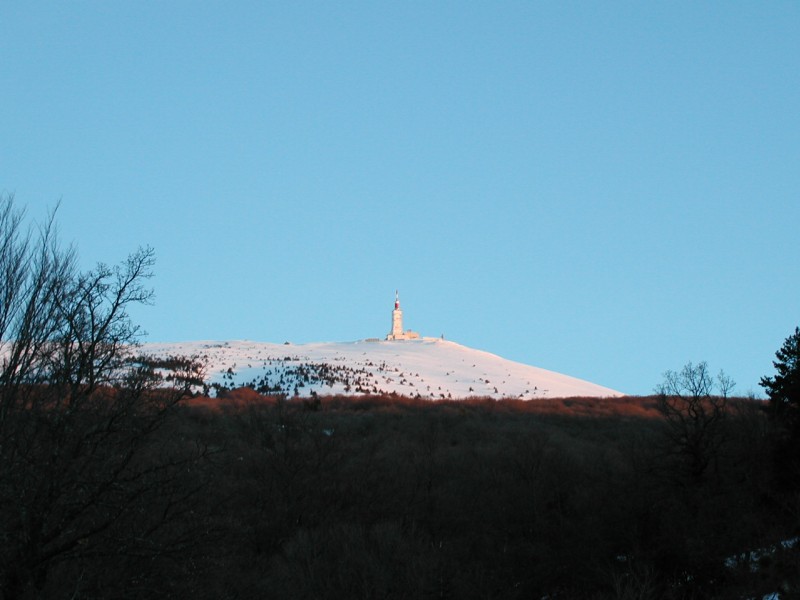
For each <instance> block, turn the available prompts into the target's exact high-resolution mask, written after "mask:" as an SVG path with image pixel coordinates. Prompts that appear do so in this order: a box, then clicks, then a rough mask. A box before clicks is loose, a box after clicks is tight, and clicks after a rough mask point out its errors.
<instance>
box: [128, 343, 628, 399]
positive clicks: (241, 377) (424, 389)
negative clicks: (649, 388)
mask: <svg viewBox="0 0 800 600" xmlns="http://www.w3.org/2000/svg"><path fill="white" fill-rule="evenodd" d="M142 350H143V351H144V353H145V354H148V355H150V356H154V357H160V358H167V357H170V356H178V355H184V356H193V357H196V358H198V359H200V360H202V361H204V362H205V363H206V372H207V383H208V384H209V385H210V386H211V387H215V388H219V387H227V388H231V387H239V386H250V387H252V388H253V389H255V390H256V391H259V392H262V393H271V394H286V395H288V396H301V397H308V396H311V395H314V394H319V395H332V394H345V395H347V394H390V393H396V394H400V395H403V396H410V397H421V398H427V399H431V400H440V399H462V398H467V397H470V396H480V397H491V398H495V399H502V398H517V399H525V400H534V399H537V398H559V397H560V398H563V397H569V396H593V397H609V396H620V395H622V394H621V393H620V392H618V391H616V390H612V389H610V388H606V387H603V386H600V385H596V384H594V383H590V382H588V381H583V380H581V379H576V378H574V377H570V376H568V375H562V374H560V373H556V372H553V371H548V370H545V369H540V368H538V367H532V366H529V365H525V364H522V363H517V362H513V361H510V360H506V359H504V358H501V357H499V356H497V355H495V354H490V353H488V352H483V351H481V350H475V349H473V348H468V347H466V346H462V345H460V344H457V343H455V342H451V341H446V340H443V339H440V338H421V339H404V340H396V341H379V340H374V339H370V340H360V341H356V342H322V343H311V344H289V343H286V344H271V343H266V342H250V341H230V342H210V341H204V342H203V341H201V342H178V343H148V344H144V346H143V348H142Z"/></svg>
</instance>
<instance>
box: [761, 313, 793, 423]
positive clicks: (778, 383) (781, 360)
mask: <svg viewBox="0 0 800 600" xmlns="http://www.w3.org/2000/svg"><path fill="white" fill-rule="evenodd" d="M775 357H776V358H777V360H775V361H773V362H772V364H773V366H774V367H775V370H776V371H777V374H776V375H775V376H774V377H762V378H761V387H763V388H764V389H765V390H766V392H767V396H769V400H770V405H771V407H772V411H773V414H774V415H775V417H776V418H777V419H778V420H780V421H782V422H783V423H784V424H785V425H786V426H787V428H788V429H789V430H790V431H791V432H793V433H800V432H798V431H797V430H798V426H800V418H799V417H800V327H796V328H795V330H794V334H793V335H791V336H789V337H788V338H786V340H785V341H784V342H783V346H781V348H780V350H778V351H777V352H776V353H775Z"/></svg>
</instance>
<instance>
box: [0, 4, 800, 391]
mask: <svg viewBox="0 0 800 600" xmlns="http://www.w3.org/2000/svg"><path fill="white" fill-rule="evenodd" d="M0 191H2V192H4V193H9V192H10V193H14V194H15V195H16V200H17V202H18V203H19V204H20V205H23V206H26V207H27V210H28V213H29V215H30V217H31V218H32V219H39V220H41V219H42V218H43V217H44V216H45V215H46V213H47V210H48V207H50V208H52V207H53V206H54V205H55V204H56V203H57V202H58V201H59V200H60V202H61V206H60V209H59V212H58V222H59V225H60V232H61V236H62V238H63V239H64V240H65V241H67V242H75V244H76V245H77V247H78V250H79V253H80V256H81V261H82V264H83V265H84V266H85V267H87V268H88V267H91V266H92V265H93V264H94V263H96V262H97V261H105V262H112V263H113V262H118V261H119V260H122V259H123V258H124V257H125V256H126V255H127V254H128V253H129V252H131V251H133V250H135V249H136V248H137V247H138V246H140V245H151V246H153V247H154V248H155V251H156V254H157V265H156V276H155V277H154V278H153V280H152V283H153V286H154V288H155V292H156V301H155V304H154V306H151V307H145V308H142V309H137V310H136V311H135V313H134V316H135V318H136V320H137V321H138V322H139V323H140V324H141V325H142V326H143V327H144V328H145V329H146V330H147V331H148V332H149V336H148V338H147V340H148V341H178V340H198V339H252V340H262V341H273V342H282V341H285V340H291V341H294V342H298V343H299V342H308V341H345V340H354V339H359V338H365V337H373V336H374V337H379V336H384V335H385V334H386V333H388V331H389V329H390V326H391V309H392V304H393V301H394V291H395V289H396V288H399V290H400V296H401V301H402V304H403V308H404V310H405V321H406V323H405V324H406V326H407V327H410V328H413V329H414V330H416V331H419V332H421V333H422V334H423V335H432V336H439V335H441V334H444V335H445V337H446V338H448V339H451V340H454V341H457V342H460V343H463V344H465V345H468V346H472V347H475V348H479V349H482V350H487V351H490V352H493V353H496V354H499V355H501V356H503V357H505V358H509V359H512V360H517V361H520V362H524V363H528V364H532V365H535V366H539V367H543V368H546V369H552V370H555V371H559V372H562V373H566V374H569V375H573V376H576V377H580V378H583V379H588V380H590V381H593V382H595V383H598V384H601V385H605V386H608V387H611V388H615V389H618V390H620V391H623V392H626V393H633V394H647V393H650V392H651V391H652V390H653V387H654V386H655V385H657V384H658V383H659V382H660V381H661V380H662V373H663V372H664V371H665V370H667V369H679V368H680V367H681V366H683V365H684V364H685V363H686V362H688V361H694V362H697V361H700V360H706V361H708V363H709V366H710V367H711V369H712V370H713V371H714V372H716V371H718V370H719V369H724V370H725V371H726V372H727V373H728V374H729V375H730V376H732V377H733V379H734V380H736V382H737V384H738V385H737V388H736V391H737V392H739V393H743V394H744V393H747V392H755V393H757V394H760V393H761V389H760V388H759V386H758V380H759V378H760V377H761V376H762V375H766V374H771V373H772V364H771V362H772V359H773V357H774V352H775V351H776V350H777V349H778V348H779V347H780V345H781V343H782V342H783V340H784V339H785V338H786V337H787V336H788V335H790V334H791V333H792V332H793V330H794V327H795V326H796V325H798V324H800V241H799V240H798V237H799V236H798V225H800V3H797V2H703V3H699V2H660V3H655V2H627V3H621V2H614V3H610V2H561V1H553V2H476V1H462V2H447V1H442V2H383V1H378V2H372V1H370V2H368V1H363V2H346V1H344V2H302V1H292V2H288V1H287V2H261V1H258V2H244V1H239V2H211V1H209V2H195V1H180V0H170V1H169V2H156V1H128V2H121V1H120V2H108V1H105V0H104V1H88V0H86V1H79V2H69V3H67V2H45V1H40V2H3V3H2V4H0Z"/></svg>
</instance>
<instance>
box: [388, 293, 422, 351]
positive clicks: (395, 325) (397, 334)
mask: <svg viewBox="0 0 800 600" xmlns="http://www.w3.org/2000/svg"><path fill="white" fill-rule="evenodd" d="M386 339H387V340H390V341H393V340H417V339H419V334H418V333H416V332H415V331H403V311H402V309H401V308H400V293H399V292H398V291H397V290H395V291H394V310H393V311H392V331H391V332H390V333H389V335H387V336H386Z"/></svg>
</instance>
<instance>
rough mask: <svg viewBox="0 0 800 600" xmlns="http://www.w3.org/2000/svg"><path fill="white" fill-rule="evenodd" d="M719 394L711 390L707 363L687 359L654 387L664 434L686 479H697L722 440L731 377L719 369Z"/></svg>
mask: <svg viewBox="0 0 800 600" xmlns="http://www.w3.org/2000/svg"><path fill="white" fill-rule="evenodd" d="M718 382H719V385H720V387H721V390H722V394H720V395H715V394H714V379H713V377H712V376H711V374H710V373H709V370H708V365H707V364H706V363H705V362H700V363H698V364H697V365H693V364H692V363H691V362H690V363H687V364H686V365H685V366H684V367H683V368H682V369H681V370H680V371H679V372H675V371H667V372H665V373H664V381H663V382H662V383H661V384H660V385H659V386H658V387H657V388H656V393H657V394H658V401H659V410H660V411H661V413H662V414H663V415H664V418H665V419H666V422H667V429H666V432H667V438H668V439H669V441H670V442H671V446H672V449H673V451H674V452H675V453H676V454H678V455H679V456H680V457H681V458H682V459H683V463H684V465H685V466H686V469H687V470H688V474H689V477H690V480H692V481H698V480H700V479H701V478H702V477H703V475H704V473H705V472H706V469H707V468H708V466H709V464H710V463H711V461H712V460H713V459H714V458H715V457H716V455H717V452H718V451H719V449H720V447H721V445H722V443H723V441H724V435H723V431H722V427H721V425H722V421H723V419H724V417H725V416H726V407H727V403H728V401H727V394H728V392H730V390H731V389H732V388H733V385H734V384H733V381H732V380H730V378H728V377H727V376H725V375H724V373H722V372H720V376H719V378H718Z"/></svg>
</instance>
